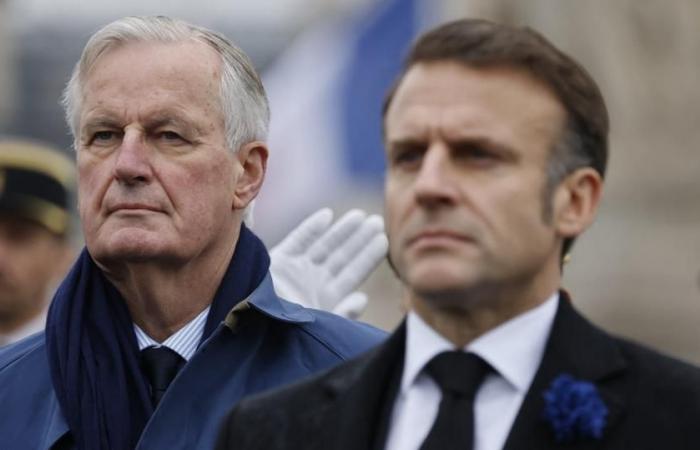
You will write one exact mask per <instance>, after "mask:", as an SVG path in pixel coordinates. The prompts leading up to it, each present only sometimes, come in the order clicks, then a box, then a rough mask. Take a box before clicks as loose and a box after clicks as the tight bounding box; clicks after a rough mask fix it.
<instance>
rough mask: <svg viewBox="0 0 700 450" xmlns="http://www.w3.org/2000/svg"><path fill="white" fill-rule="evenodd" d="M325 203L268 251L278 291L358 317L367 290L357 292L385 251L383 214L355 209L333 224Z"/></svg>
mask: <svg viewBox="0 0 700 450" xmlns="http://www.w3.org/2000/svg"><path fill="white" fill-rule="evenodd" d="M332 221H333V212H332V211H331V210H330V209H328V208H324V209H321V210H319V211H317V212H315V213H314V214H312V215H311V216H309V217H308V218H306V219H305V220H304V221H303V222H302V223H301V224H300V225H299V226H298V227H297V228H296V229H294V230H293V231H292V232H291V233H289V235H288V236H287V237H286V238H284V239H283V240H282V242H280V243H279V244H278V245H277V246H276V247H275V248H273V249H272V251H271V252H270V256H271V259H272V261H271V263H270V272H271V274H272V279H273V281H274V283H275V290H276V291H277V293H278V294H279V295H280V296H281V297H284V298H286V299H288V300H291V301H294V302H297V303H299V304H301V305H303V306H307V307H311V308H317V309H323V310H326V311H331V312H333V313H335V314H338V315H341V316H343V317H348V318H351V319H356V318H357V317H359V316H360V314H362V312H363V311H364V310H365V308H366V306H367V295H366V294H364V293H362V292H356V291H354V290H355V289H356V288H357V287H358V286H359V285H360V283H362V282H363V281H364V280H365V279H366V278H367V277H368V276H369V274H370V273H371V272H372V270H374V269H375V267H377V265H379V263H380V262H381V260H382V259H383V258H384V257H385V256H386V251H387V248H388V246H389V244H388V242H387V238H386V236H385V235H384V221H383V220H382V218H381V217H380V216H377V215H371V216H369V217H367V215H366V214H365V213H364V212H362V211H360V210H352V211H349V212H348V213H346V214H345V215H344V216H343V217H341V218H340V219H339V220H338V221H337V222H336V223H335V224H333V226H331V223H332Z"/></svg>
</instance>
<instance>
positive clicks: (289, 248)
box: [270, 208, 333, 258]
mask: <svg viewBox="0 0 700 450" xmlns="http://www.w3.org/2000/svg"><path fill="white" fill-rule="evenodd" d="M332 221H333V211H331V210H330V208H322V209H319V210H318V211H316V212H315V213H313V214H312V215H310V216H309V217H307V218H306V219H304V220H303V221H302V222H301V223H300V224H299V226H297V227H296V228H295V229H293V230H292V231H291V232H290V233H289V234H288V235H287V237H285V238H284V239H283V240H282V242H280V243H279V244H277V245H276V246H275V247H274V248H273V249H272V250H271V252H270V253H271V254H272V257H273V258H274V254H275V253H278V252H282V253H286V254H288V255H300V254H302V253H304V252H306V251H307V250H308V249H309V247H311V246H312V244H313V243H315V242H316V241H318V239H319V238H320V237H321V236H322V235H323V234H324V233H326V232H327V230H328V227H329V226H330V225H331V222H332Z"/></svg>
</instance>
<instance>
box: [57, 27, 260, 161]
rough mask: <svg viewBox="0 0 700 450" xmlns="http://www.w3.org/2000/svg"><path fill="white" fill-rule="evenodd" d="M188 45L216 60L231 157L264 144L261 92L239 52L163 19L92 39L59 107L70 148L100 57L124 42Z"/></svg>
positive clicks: (217, 37) (216, 37) (214, 36)
mask: <svg viewBox="0 0 700 450" xmlns="http://www.w3.org/2000/svg"><path fill="white" fill-rule="evenodd" d="M188 40H196V41H200V42H202V43H204V44H206V45H208V46H210V47H211V48H213V49H214V51H216V53H217V54H219V55H220V56H221V64H222V71H221V81H220V88H219V89H220V96H221V99H220V102H221V112H222V114H223V118H224V125H225V130H226V142H227V144H228V146H229V149H230V150H231V151H233V152H235V151H237V150H238V149H239V148H240V146H241V145H243V144H245V143H247V142H252V141H255V140H265V139H266V138H267V129H268V124H269V122H270V108H269V105H268V102H267V97H266V95H265V89H264V88H263V85H262V82H261V81H260V77H259V76H258V74H257V72H256V71H255V69H254V68H253V64H252V62H251V61H250V58H248V56H247V55H246V54H245V53H244V52H243V51H242V50H241V49H239V48H238V47H236V46H235V45H233V44H232V43H231V42H230V41H229V40H228V39H226V38H225V37H224V36H223V35H221V34H219V33H216V32H213V31H211V30H208V29H206V28H203V27H199V26H196V25H192V24H189V23H187V22H185V21H182V20H178V19H172V18H169V17H165V16H149V17H136V16H134V17H125V18H123V19H119V20H116V21H114V22H112V23H110V24H108V25H106V26H104V27H103V28H102V29H100V30H98V31H97V32H96V33H95V34H93V35H92V37H90V40H89V41H88V43H87V44H86V45H85V48H84V49H83V53H82V55H81V57H80V60H79V61H78V63H77V64H76V65H75V68H74V69H73V74H72V75H71V78H70V81H69V82H68V84H67V85H66V88H65V90H64V91H63V96H62V99H61V103H62V105H63V108H64V109H65V113H66V121H67V122H68V126H69V127H70V131H71V133H72V134H73V139H74V144H77V140H78V136H79V134H78V133H79V131H78V127H79V121H80V109H81V104H82V100H83V87H84V83H85V80H86V78H87V76H88V74H89V73H90V70H91V69H92V68H93V67H94V65H95V63H96V62H97V60H98V59H99V58H100V56H102V55H103V54H104V53H106V52H108V51H109V50H111V49H114V48H116V47H119V46H121V45H124V44H127V43H129V42H161V43H174V42H183V41H188ZM76 147H77V145H76Z"/></svg>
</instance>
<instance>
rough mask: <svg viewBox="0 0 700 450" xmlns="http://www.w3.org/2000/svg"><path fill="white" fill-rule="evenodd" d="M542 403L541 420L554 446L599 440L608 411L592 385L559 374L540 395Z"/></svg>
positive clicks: (567, 375)
mask: <svg viewBox="0 0 700 450" xmlns="http://www.w3.org/2000/svg"><path fill="white" fill-rule="evenodd" d="M544 404H545V407H544V419H545V420H546V421H547V422H548V423H549V425H550V426H551V428H552V431H554V437H555V439H556V441H557V442H558V443H567V442H573V441H575V440H578V439H600V438H602V437H603V429H604V428H605V424H606V420H607V417H608V408H607V407H606V406H605V403H603V400H602V399H601V398H600V394H599V393H598V389H597V388H596V386H595V385H594V384H593V383H591V382H589V381H584V380H577V379H575V378H574V377H572V376H571V375H569V374H562V375H559V376H558V377H557V378H555V379H554V381H552V384H551V385H550V386H549V389H547V391H546V392H545V393H544Z"/></svg>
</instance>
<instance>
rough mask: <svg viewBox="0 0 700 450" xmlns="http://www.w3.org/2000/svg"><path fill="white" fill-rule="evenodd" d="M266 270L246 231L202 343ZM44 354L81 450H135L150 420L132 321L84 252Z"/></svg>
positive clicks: (55, 307)
mask: <svg viewBox="0 0 700 450" xmlns="http://www.w3.org/2000/svg"><path fill="white" fill-rule="evenodd" d="M269 265H270V257H269V255H268V253H267V250H266V249H265V246H264V245H263V244H262V242H261V241H260V240H259V239H258V238H257V236H255V235H254V234H253V233H252V232H251V231H250V230H248V229H247V228H246V226H245V225H241V231H240V235H239V238H238V242H237V244H236V248H235V251H234V255H233V258H232V259H231V262H230V264H229V267H228V269H227V271H226V273H225V274H224V277H223V279H222V281H221V284H220V285H219V288H218V290H217V292H216V294H215V296H214V299H213V301H212V303H211V309H210V311H209V315H208V316H207V322H206V324H205V327H204V335H203V336H202V341H204V340H205V339H207V338H208V337H209V336H210V335H211V334H212V333H213V332H214V330H215V329H216V327H217V326H218V324H220V323H221V322H222V321H223V320H224V318H225V317H226V314H228V312H229V311H230V310H231V308H233V307H234V306H235V305H236V304H237V303H238V302H239V301H241V300H243V299H245V298H246V297H247V296H248V295H250V294H251V293H252V292H253V291H254V290H255V288H256V287H257V286H258V285H259V284H260V283H261V282H262V280H263V279H264V278H265V275H266V274H267V271H268V268H269ZM200 342H201V341H200ZM46 347H47V355H48V360H49V367H50V370H51V379H52V382H53V386H54V390H55V391H56V396H57V398H58V401H59V404H60V405H61V411H62V412H63V415H64V417H65V418H66V421H67V422H68V425H69V427H70V430H71V434H72V436H73V439H74V441H75V442H76V445H77V448H79V449H84V450H131V449H133V448H134V447H135V446H136V444H137V443H138V441H139V438H140V436H141V433H142V431H143V429H144V427H145V425H146V423H147V421H148V419H149V417H150V416H151V414H152V413H153V407H152V406H151V401H150V397H149V394H148V385H147V382H146V380H145V378H144V375H143V374H142V372H141V369H140V366H139V351H138V345H137V343H136V337H135V335H134V331H133V321H132V319H131V315H130V314H129V310H128V309H127V307H126V303H125V301H124V299H123V298H122V297H121V295H120V294H119V292H118V291H117V289H116V288H115V287H114V286H113V285H112V284H111V283H110V282H109V281H108V280H107V279H106V278H105V277H104V275H103V274H102V272H101V271H100V269H99V268H98V267H97V265H96V264H95V263H94V261H93V260H92V258H91V257H90V254H89V253H88V251H87V250H86V249H83V251H82V252H81V254H80V256H79V257H78V260H77V261H76V263H75V264H74V266H73V268H72V269H71V271H70V272H69V273H68V275H67V276H66V279H65V280H64V281H63V283H61V285H60V286H59V288H58V290H57V291H56V294H55V295H54V298H53V301H52V303H51V308H50V309H49V313H48V317H47V321H46Z"/></svg>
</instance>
